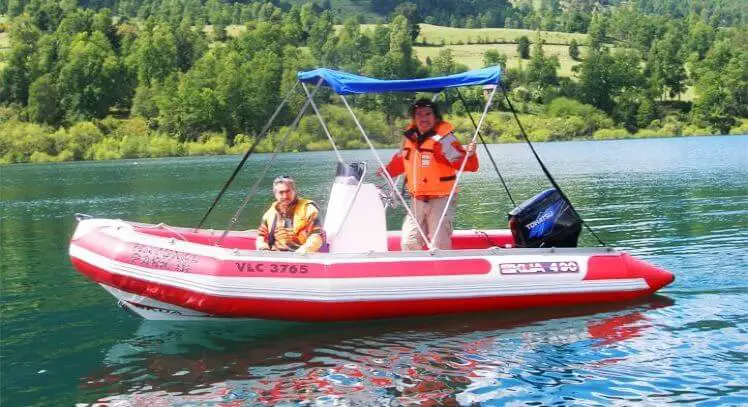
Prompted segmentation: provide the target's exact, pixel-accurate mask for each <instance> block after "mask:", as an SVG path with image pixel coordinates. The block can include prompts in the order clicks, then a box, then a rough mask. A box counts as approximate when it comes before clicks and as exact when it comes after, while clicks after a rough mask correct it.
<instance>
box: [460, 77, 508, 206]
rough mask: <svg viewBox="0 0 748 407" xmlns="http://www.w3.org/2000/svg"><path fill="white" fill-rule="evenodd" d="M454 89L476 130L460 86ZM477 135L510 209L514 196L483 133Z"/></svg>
mask: <svg viewBox="0 0 748 407" xmlns="http://www.w3.org/2000/svg"><path fill="white" fill-rule="evenodd" d="M455 91H457V96H458V97H459V98H460V100H461V101H462V105H463V106H465V111H467V114H468V117H470V121H471V122H472V123H473V127H474V128H475V129H476V130H478V125H477V124H476V123H475V119H474V118H473V114H472V113H470V110H469V109H468V108H467V106H468V105H467V101H466V100H465V98H463V97H462V93H461V92H460V88H455ZM478 137H480V142H481V143H482V144H483V148H484V149H485V150H486V154H488V158H489V159H490V160H491V164H493V169H494V170H495V171H496V174H497V175H498V176H499V180H501V185H503V186H504V191H506V195H507V196H508V197H509V201H510V202H511V203H512V209H514V208H515V207H516V206H517V203H516V202H514V198H512V193H511V192H509V187H508V186H507V185H506V181H504V177H502V176H501V172H500V171H499V166H498V165H496V161H495V160H494V159H493V155H492V154H491V151H490V150H489V149H488V144H486V140H485V139H484V138H483V134H481V132H480V131H478Z"/></svg>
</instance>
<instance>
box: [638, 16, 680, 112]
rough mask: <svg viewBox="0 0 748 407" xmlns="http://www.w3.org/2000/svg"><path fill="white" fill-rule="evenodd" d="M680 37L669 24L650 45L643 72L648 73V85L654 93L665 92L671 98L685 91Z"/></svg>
mask: <svg viewBox="0 0 748 407" xmlns="http://www.w3.org/2000/svg"><path fill="white" fill-rule="evenodd" d="M682 37H683V35H682V33H680V32H679V30H678V29H677V28H675V27H674V26H671V27H670V29H668V31H667V32H666V33H665V35H664V36H663V37H662V38H661V39H659V40H657V41H655V43H654V45H653V46H652V49H651V51H650V53H649V59H648V62H647V68H646V70H645V73H646V74H648V75H649V80H650V86H651V88H652V91H653V93H654V94H655V95H658V96H659V95H662V94H663V93H664V92H667V94H668V95H669V96H670V97H671V98H672V97H675V96H678V95H680V94H681V93H683V91H685V87H686V86H685V80H686V70H685V68H684V66H683V64H684V62H685V61H684V58H683V57H682V53H681V52H680V47H681V44H682V41H683V40H682Z"/></svg>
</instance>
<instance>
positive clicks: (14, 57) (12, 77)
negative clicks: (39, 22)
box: [0, 16, 41, 105]
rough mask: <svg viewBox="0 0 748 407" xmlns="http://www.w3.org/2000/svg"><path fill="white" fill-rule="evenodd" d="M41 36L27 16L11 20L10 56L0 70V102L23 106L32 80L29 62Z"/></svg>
mask: <svg viewBox="0 0 748 407" xmlns="http://www.w3.org/2000/svg"><path fill="white" fill-rule="evenodd" d="M40 36H41V32H40V31H39V28H38V27H37V26H36V25H34V23H33V22H32V20H31V19H30V18H29V17H28V16H21V17H18V18H16V19H14V20H13V26H12V28H11V31H10V44H11V47H10V55H8V60H7V65H6V66H5V68H4V69H2V70H0V102H5V103H19V104H21V105H25V104H26V102H27V99H28V93H29V85H30V84H31V82H32V80H33V79H34V78H32V77H31V76H30V74H31V69H30V67H29V60H30V58H31V56H32V55H33V53H34V51H35V47H36V43H37V41H38V40H39V37H40Z"/></svg>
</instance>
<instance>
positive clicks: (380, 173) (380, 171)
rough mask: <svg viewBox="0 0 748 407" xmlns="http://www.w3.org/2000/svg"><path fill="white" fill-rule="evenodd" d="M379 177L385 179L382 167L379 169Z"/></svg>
mask: <svg viewBox="0 0 748 407" xmlns="http://www.w3.org/2000/svg"><path fill="white" fill-rule="evenodd" d="M377 177H379V178H384V170H383V169H382V167H379V168H377Z"/></svg>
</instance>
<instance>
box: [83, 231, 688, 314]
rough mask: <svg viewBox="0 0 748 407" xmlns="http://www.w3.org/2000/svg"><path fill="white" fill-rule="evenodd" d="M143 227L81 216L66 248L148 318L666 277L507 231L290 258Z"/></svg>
mask: <svg viewBox="0 0 748 407" xmlns="http://www.w3.org/2000/svg"><path fill="white" fill-rule="evenodd" d="M152 228H156V227H154V226H153V225H142V224H132V223H128V222H123V221H115V220H105V219H91V220H84V221H82V222H81V223H80V224H79V226H78V229H77V230H76V233H75V235H74V236H73V239H72V241H71V244H70V256H71V260H72V262H73V264H74V266H75V267H76V269H78V270H79V271H80V272H81V273H82V274H84V275H86V276H87V277H89V278H90V279H92V280H93V281H95V282H97V283H99V284H101V285H102V286H103V287H104V288H105V289H107V290H108V291H109V292H110V293H112V294H113V295H114V296H115V297H117V298H118V299H119V300H120V304H122V305H123V306H124V307H126V308H127V309H129V310H131V311H133V312H135V313H137V314H138V315H141V316H143V317H144V318H147V319H204V318H252V319H277V320H294V321H347V320H365V319H373V318H394V317H408V316H419V315H435V314H448V313H464V312H479V311H489V310H502V309H518V308H530V307H558V306H566V305H578V304H589V303H607V302H615V301H625V300H633V299H636V298H640V297H644V296H648V295H651V294H652V293H654V292H655V291H657V290H659V289H660V288H662V287H664V286H665V285H667V284H669V283H671V282H672V281H673V275H672V274H671V273H669V272H667V271H664V270H661V269H658V268H656V267H654V266H652V265H650V264H647V263H645V262H642V261H640V260H637V259H635V258H633V257H631V256H630V255H628V254H626V253H622V252H617V251H613V250H603V249H507V248H500V247H497V246H494V245H493V243H496V242H497V241H499V240H501V239H506V233H505V232H496V231H488V232H470V233H464V232H461V233H457V235H458V236H459V235H461V234H462V235H480V234H481V233H483V234H484V235H485V236H484V237H487V238H483V240H482V242H483V243H482V244H483V245H486V246H487V245H489V244H490V245H491V246H490V247H485V248H480V247H471V248H467V249H463V250H450V251H434V252H427V251H423V252H386V253H363V254H324V253H320V254H311V255H305V256H300V255H296V254H293V253H276V252H257V251H253V250H246V249H242V248H240V247H239V246H242V245H241V244H239V243H240V241H241V237H242V236H241V235H239V234H237V235H235V236H233V238H234V240H233V243H232V244H231V246H233V247H219V246H214V245H208V244H205V243H203V242H200V243H196V242H194V240H195V239H196V238H195V237H194V236H193V235H191V234H190V232H189V231H188V230H186V229H181V230H178V231H176V232H177V233H176V234H179V235H180V236H181V238H179V239H177V238H174V237H166V236H162V235H159V234H158V233H150V229H152ZM170 229H172V231H174V228H170ZM245 237H246V238H247V239H251V238H252V237H251V233H249V234H245ZM191 240H193V241H191ZM476 242H478V240H476ZM245 244H246V242H245ZM465 245H468V246H469V244H467V243H465Z"/></svg>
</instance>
